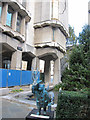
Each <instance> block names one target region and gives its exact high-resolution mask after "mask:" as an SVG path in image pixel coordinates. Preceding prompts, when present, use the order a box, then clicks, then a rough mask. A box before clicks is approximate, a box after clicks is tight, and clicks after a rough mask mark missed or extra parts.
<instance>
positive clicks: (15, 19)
mask: <svg viewBox="0 0 90 120" xmlns="http://www.w3.org/2000/svg"><path fill="white" fill-rule="evenodd" d="M17 15H18V12H15V13H14V14H13V18H12V29H13V30H14V31H16V26H17Z"/></svg>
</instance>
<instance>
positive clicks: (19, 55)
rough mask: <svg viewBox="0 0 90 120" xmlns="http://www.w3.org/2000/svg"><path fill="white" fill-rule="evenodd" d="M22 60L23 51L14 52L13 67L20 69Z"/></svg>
mask: <svg viewBox="0 0 90 120" xmlns="http://www.w3.org/2000/svg"><path fill="white" fill-rule="evenodd" d="M21 62H22V52H21V51H19V50H17V51H15V52H14V53H13V54H12V59H11V69H15V70H20V69H21Z"/></svg>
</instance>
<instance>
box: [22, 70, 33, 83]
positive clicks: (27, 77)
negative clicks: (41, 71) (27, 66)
mask: <svg viewBox="0 0 90 120" xmlns="http://www.w3.org/2000/svg"><path fill="white" fill-rule="evenodd" d="M21 76H22V79H21V85H28V84H32V83H33V81H32V71H22V75H21Z"/></svg>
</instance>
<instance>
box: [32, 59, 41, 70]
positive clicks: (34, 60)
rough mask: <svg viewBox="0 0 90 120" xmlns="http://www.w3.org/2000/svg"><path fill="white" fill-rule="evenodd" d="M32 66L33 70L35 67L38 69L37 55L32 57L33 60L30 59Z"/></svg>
mask: <svg viewBox="0 0 90 120" xmlns="http://www.w3.org/2000/svg"><path fill="white" fill-rule="evenodd" d="M32 68H33V69H34V70H36V69H37V68H38V70H40V60H39V58H38V57H35V58H33V60H32Z"/></svg>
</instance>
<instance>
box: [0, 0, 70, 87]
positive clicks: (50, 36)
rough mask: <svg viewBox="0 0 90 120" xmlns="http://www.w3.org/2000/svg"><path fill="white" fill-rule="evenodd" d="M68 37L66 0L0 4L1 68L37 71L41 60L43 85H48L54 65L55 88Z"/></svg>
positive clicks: (0, 0)
mask: <svg viewBox="0 0 90 120" xmlns="http://www.w3.org/2000/svg"><path fill="white" fill-rule="evenodd" d="M67 37H68V1H67V0H33V1H32V0H6V1H5V0H3V1H2V0H0V45H1V47H2V49H1V51H0V54H2V60H1V64H0V68H5V69H16V70H21V69H23V68H24V69H25V70H31V68H32V67H33V69H34V70H35V69H37V68H38V69H39V70H40V60H44V61H45V65H44V77H45V83H47V82H48V83H50V79H51V78H50V76H51V75H50V74H51V72H50V71H51V67H50V66H51V65H50V64H51V61H53V64H54V67H53V69H54V76H53V85H55V84H58V83H59V82H61V68H60V59H61V58H62V57H63V54H64V53H65V51H66V38H67ZM24 65H25V66H24Z"/></svg>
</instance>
